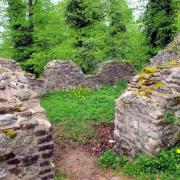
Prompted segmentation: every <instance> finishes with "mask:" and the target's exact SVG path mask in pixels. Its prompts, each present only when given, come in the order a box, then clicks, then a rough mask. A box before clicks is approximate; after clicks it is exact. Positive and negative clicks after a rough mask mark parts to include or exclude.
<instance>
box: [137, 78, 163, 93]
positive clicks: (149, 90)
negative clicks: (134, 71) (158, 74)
mask: <svg viewBox="0 0 180 180" xmlns="http://www.w3.org/2000/svg"><path fill="white" fill-rule="evenodd" d="M163 86H165V83H163V82H161V81H155V82H154V84H153V85H152V86H149V87H148V86H147V88H146V89H139V90H138V91H137V95H139V96H149V95H150V94H151V93H152V92H153V91H156V90H158V89H159V88H161V87H163Z"/></svg>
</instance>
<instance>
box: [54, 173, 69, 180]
mask: <svg viewBox="0 0 180 180" xmlns="http://www.w3.org/2000/svg"><path fill="white" fill-rule="evenodd" d="M66 177H67V175H66V173H64V172H59V171H58V172H56V175H55V180H65V179H66Z"/></svg>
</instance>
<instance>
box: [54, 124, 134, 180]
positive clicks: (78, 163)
mask: <svg viewBox="0 0 180 180" xmlns="http://www.w3.org/2000/svg"><path fill="white" fill-rule="evenodd" d="M112 131H113V127H112V126H111V125H101V126H99V127H97V128H96V135H97V137H98V138H97V139H99V140H98V141H97V140H95V141H94V142H91V143H89V145H77V144H76V143H74V142H72V141H69V140H67V141H66V140H61V139H60V138H58V134H57V132H59V131H58V128H57V127H55V128H54V143H55V147H54V152H55V153H54V162H55V166H56V170H57V171H61V172H65V173H66V174H67V178H66V179H67V180H132V178H128V177H126V176H124V175H123V173H121V174H119V175H118V176H115V175H114V174H113V172H110V171H104V170H102V169H101V168H100V167H98V165H97V163H96V162H97V156H98V155H99V154H101V153H102V152H103V151H104V150H106V149H107V148H111V147H112V144H111V143H109V142H108V140H111V139H112V135H111V134H112Z"/></svg>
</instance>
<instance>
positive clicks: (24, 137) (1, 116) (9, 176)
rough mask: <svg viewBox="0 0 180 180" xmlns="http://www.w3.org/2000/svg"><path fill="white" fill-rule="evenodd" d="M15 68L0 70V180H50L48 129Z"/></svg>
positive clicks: (49, 131)
mask: <svg viewBox="0 0 180 180" xmlns="http://www.w3.org/2000/svg"><path fill="white" fill-rule="evenodd" d="M2 62H3V61H2ZM16 65H17V64H16V63H12V61H11V62H9V63H8V62H5V61H4V63H1V67H0V179H3V180H19V179H24V180H30V179H31V180H51V179H54V170H53V163H52V154H53V143H52V137H51V125H50V123H49V122H48V120H47V119H46V116H45V115H44V110H43V109H42V108H41V107H40V104H39V101H38V99H37V95H36V94H35V93H34V92H33V91H32V90H31V89H30V87H29V84H28V80H27V78H26V77H25V76H24V73H23V72H22V71H21V69H20V68H19V66H16ZM7 68H9V69H7ZM12 70H13V71H12Z"/></svg>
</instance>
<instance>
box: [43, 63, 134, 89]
mask: <svg viewBox="0 0 180 180" xmlns="http://www.w3.org/2000/svg"><path fill="white" fill-rule="evenodd" d="M133 73H134V68H133V67H132V66H131V65H130V64H129V63H127V62H121V61H107V62H104V63H102V64H100V65H99V68H98V70H97V73H96V74H94V75H86V74H84V73H83V72H82V70H81V69H80V68H79V67H78V66H77V65H76V64H75V63H74V62H72V61H58V60H57V61H56V60H54V61H51V62H50V63H48V64H47V65H46V67H45V71H44V80H45V88H44V89H45V90H47V91H52V90H62V89H72V88H75V87H79V86H83V87H90V88H98V87H100V86H103V85H114V84H116V83H117V82H118V81H121V80H129V79H131V77H132V75H133Z"/></svg>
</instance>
